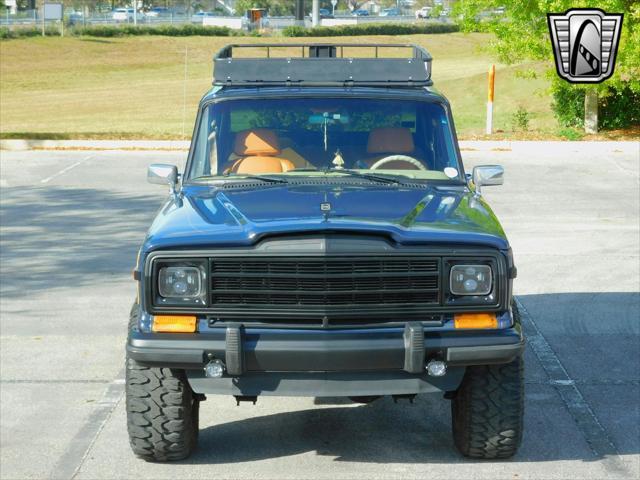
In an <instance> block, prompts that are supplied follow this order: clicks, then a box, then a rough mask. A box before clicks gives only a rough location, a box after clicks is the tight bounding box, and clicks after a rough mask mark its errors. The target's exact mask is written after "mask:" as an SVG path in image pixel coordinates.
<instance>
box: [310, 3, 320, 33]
mask: <svg viewBox="0 0 640 480" xmlns="http://www.w3.org/2000/svg"><path fill="white" fill-rule="evenodd" d="M319 24H320V0H313V1H312V2H311V26H312V27H317V26H318V25H319Z"/></svg>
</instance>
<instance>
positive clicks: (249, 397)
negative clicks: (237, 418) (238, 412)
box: [234, 395, 258, 406]
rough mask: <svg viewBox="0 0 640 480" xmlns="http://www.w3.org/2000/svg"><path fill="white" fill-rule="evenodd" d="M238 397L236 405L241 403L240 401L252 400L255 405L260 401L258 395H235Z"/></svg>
mask: <svg viewBox="0 0 640 480" xmlns="http://www.w3.org/2000/svg"><path fill="white" fill-rule="evenodd" d="M234 397H235V399H236V406H239V405H240V402H252V403H253V404H254V405H255V404H256V402H257V401H258V396H257V395H234Z"/></svg>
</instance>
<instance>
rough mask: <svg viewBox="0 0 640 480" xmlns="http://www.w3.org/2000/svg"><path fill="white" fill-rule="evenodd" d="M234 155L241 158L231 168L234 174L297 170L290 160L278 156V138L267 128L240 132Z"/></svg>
mask: <svg viewBox="0 0 640 480" xmlns="http://www.w3.org/2000/svg"><path fill="white" fill-rule="evenodd" d="M233 153H234V154H235V155H237V156H239V157H241V158H239V159H238V160H236V161H235V163H234V164H233V165H232V166H231V172H234V173H249V174H260V173H282V172H288V171H289V170H293V169H294V168H295V166H294V165H293V163H292V162H291V161H290V160H287V159H286V158H281V157H279V156H278V155H280V145H279V143H278V136H277V135H276V133H275V132H274V131H273V130H269V129H266V128H256V129H252V130H243V131H241V132H238V133H237V134H236V140H235V144H234V148H233Z"/></svg>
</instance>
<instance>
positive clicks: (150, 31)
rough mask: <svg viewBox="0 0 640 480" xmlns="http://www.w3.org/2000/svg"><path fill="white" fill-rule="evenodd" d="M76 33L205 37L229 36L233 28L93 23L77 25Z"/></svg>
mask: <svg viewBox="0 0 640 480" xmlns="http://www.w3.org/2000/svg"><path fill="white" fill-rule="evenodd" d="M73 34H74V35H86V36H90V37H124V36H129V35H161V36H165V37H189V36H192V35H200V36H203V37H228V36H230V35H231V29H229V28H227V27H214V26H204V25H191V24H184V25H157V26H150V25H118V26H115V25H93V26H89V27H80V26H79V27H75V28H74V29H73Z"/></svg>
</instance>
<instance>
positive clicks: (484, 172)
mask: <svg viewBox="0 0 640 480" xmlns="http://www.w3.org/2000/svg"><path fill="white" fill-rule="evenodd" d="M473 183H474V185H475V186H476V195H478V196H479V195H480V194H481V189H482V187H484V186H490V185H502V184H503V183H504V168H502V166H500V165H479V166H477V167H473Z"/></svg>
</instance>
